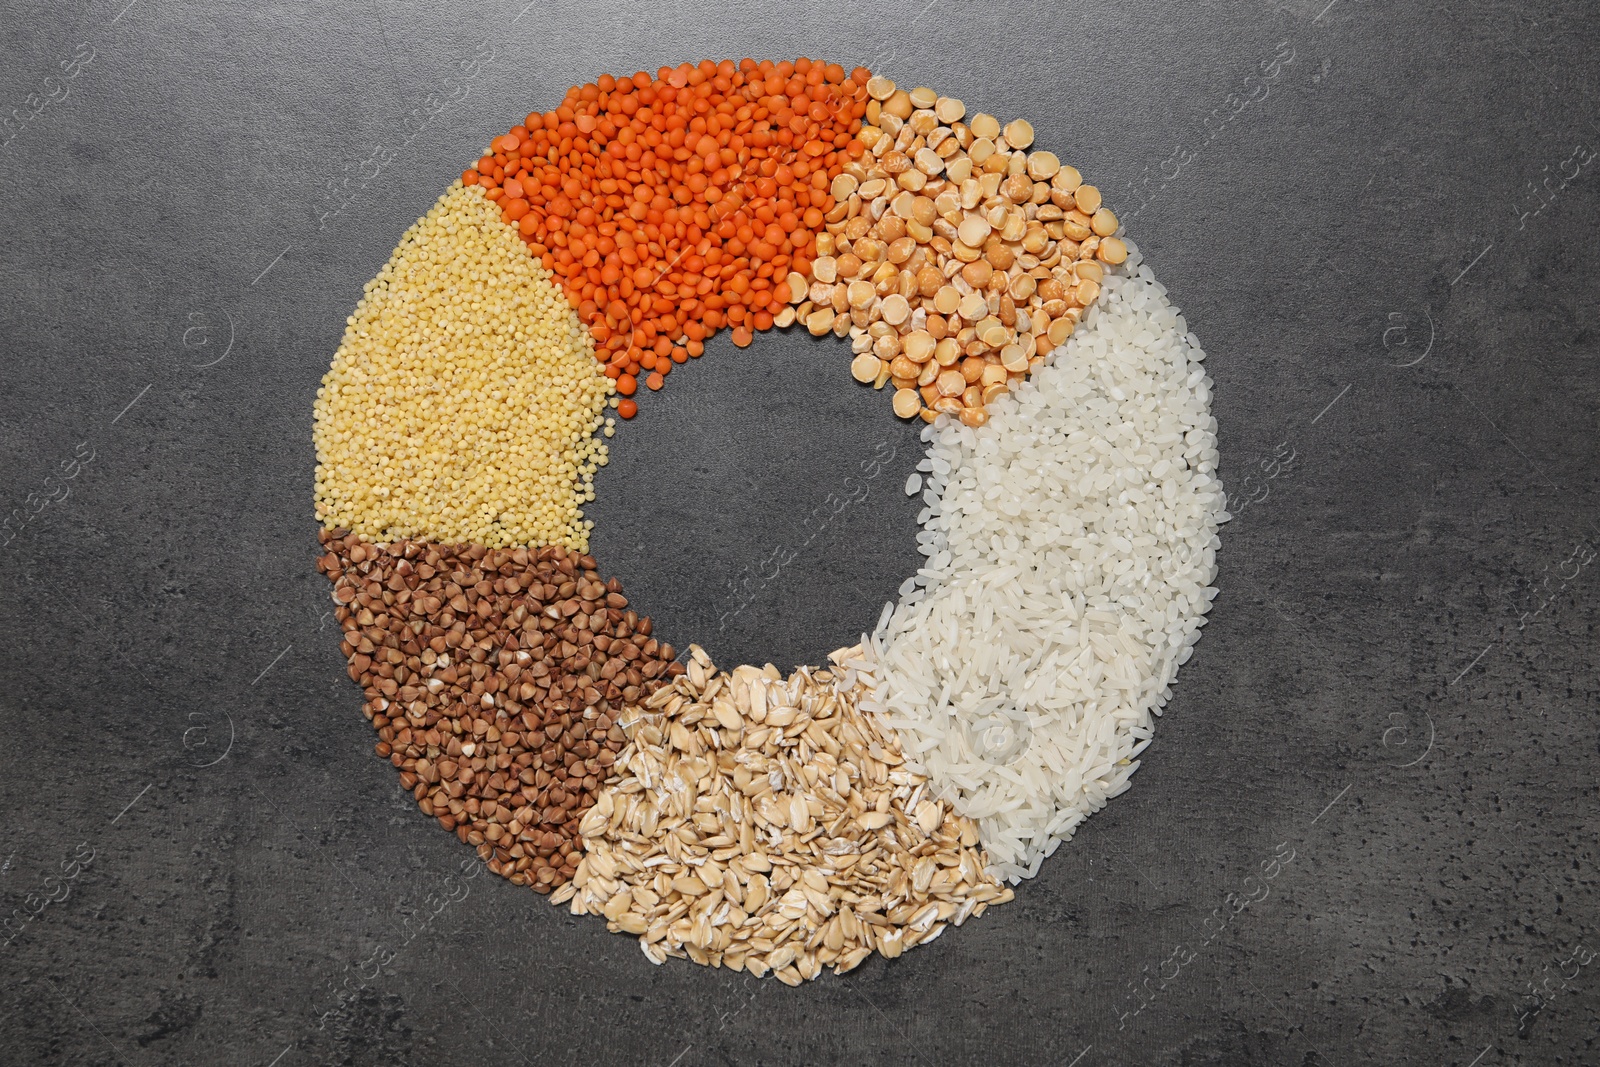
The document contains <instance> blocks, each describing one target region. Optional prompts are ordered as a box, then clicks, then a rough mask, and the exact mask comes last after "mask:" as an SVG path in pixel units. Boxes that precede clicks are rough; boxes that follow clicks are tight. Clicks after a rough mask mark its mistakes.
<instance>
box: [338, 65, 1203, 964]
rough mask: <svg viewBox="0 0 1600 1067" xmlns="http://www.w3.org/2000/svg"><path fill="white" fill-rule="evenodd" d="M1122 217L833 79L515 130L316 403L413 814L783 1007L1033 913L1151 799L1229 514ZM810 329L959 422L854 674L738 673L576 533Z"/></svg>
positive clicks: (449, 211) (559, 113)
mask: <svg viewBox="0 0 1600 1067" xmlns="http://www.w3.org/2000/svg"><path fill="white" fill-rule="evenodd" d="M1100 200H1101V198H1100V193H1099V191H1098V190H1097V189H1096V188H1095V187H1094V186H1093V185H1090V184H1086V183H1085V182H1084V180H1083V178H1082V176H1081V175H1080V174H1079V172H1078V171H1077V170H1076V169H1074V168H1073V167H1072V166H1070V165H1068V164H1066V163H1064V162H1062V161H1061V159H1060V158H1059V157H1058V156H1057V155H1056V154H1054V153H1052V152H1049V151H1045V150H1042V149H1039V148H1037V147H1035V145H1034V131H1033V128H1032V127H1031V126H1030V125H1029V124H1028V123H1027V122H1026V121H1024V120H1022V119H1015V120H1013V121H1010V122H1007V123H1004V124H1002V123H1001V122H1000V121H999V120H998V119H996V118H994V117H992V116H990V115H985V114H972V115H969V114H968V113H967V111H966V109H965V107H964V106H963V104H962V103H961V101H959V100H956V99H952V98H950V97H945V96H940V95H939V94H937V93H936V92H934V91H933V90H931V89H925V88H915V89H911V90H909V91H908V90H906V89H903V88H899V87H897V86H896V85H895V84H894V83H893V82H892V81H890V80H889V79H888V78H885V77H882V76H875V75H873V74H872V73H871V72H869V71H867V70H865V69H862V68H857V69H855V70H853V71H846V70H845V69H844V68H842V67H840V66H838V65H835V64H827V63H822V62H818V61H814V60H808V59H799V60H796V61H794V62H787V61H785V62H781V63H773V62H770V61H761V62H757V61H754V60H750V59H745V60H742V61H739V62H737V63H735V62H733V61H728V60H724V61H722V62H721V63H713V62H710V61H706V62H702V63H700V64H698V65H690V64H684V65H682V66H679V67H673V68H667V67H663V68H662V69H661V70H659V71H658V72H657V73H656V74H655V75H650V74H646V73H642V72H641V73H638V74H634V75H633V76H631V77H621V78H617V77H612V76H610V75H605V76H602V77H600V78H598V79H597V80H596V81H595V82H593V83H591V84H588V85H583V86H575V87H573V88H572V89H571V90H570V91H569V92H568V93H567V95H566V98H565V99H564V100H563V101H562V102H561V104H560V106H558V107H556V108H555V109H554V110H551V111H547V112H543V113H539V112H535V113H532V114H530V115H528V116H527V118H526V119H525V120H524V121H523V122H522V123H520V124H518V125H516V126H513V127H512V128H511V129H510V131H509V132H507V133H505V134H503V135H501V136H499V137H496V138H495V139H494V141H493V142H492V143H491V144H490V145H489V146H488V150H487V151H485V152H484V153H483V155H482V156H481V157H480V158H479V159H477V160H476V162H475V163H474V164H473V166H472V167H470V168H469V169H468V170H466V171H465V172H464V173H463V174H462V176H461V180H460V181H458V182H455V183H453V184H452V185H451V186H450V188H449V189H448V190H446V191H445V193H444V195H443V196H441V197H440V198H439V201H438V203H437V204H436V205H435V206H434V208H433V209H432V210H431V211H430V212H429V213H428V214H427V215H426V216H424V217H423V218H422V219H419V220H418V221H417V223H416V225H414V226H413V227H411V229H409V230H408V231H406V233H405V235H404V236H403V237H402V238H401V240H400V244H399V246H398V247H397V248H396V249H395V252H394V255H393V256H392V257H391V259H390V260H389V262H388V264H387V265H385V267H384V268H383V270H382V271H381V272H380V273H379V275H378V276H377V277H376V278H374V279H373V280H372V281H371V282H369V283H368V284H367V286H366V288H365V293H364V295H363V297H362V299H361V301H360V303H359V304H358V306H357V307H356V309H355V312H354V314H352V315H351V317H350V318H349V320H348V325H347V329H346V332H345V336H344V340H343V343H342V344H341V345H340V347H339V349H338V351H337V352H336V353H335V355H334V359H333V365H332V367H331V369H330V370H329V371H328V374H327V376H326V378H325V379H324V381H323V386H322V388H321V389H320V390H319V392H318V394H317V402H316V412H315V426H314V435H315V443H316V448H317V459H318V463H317V477H316V509H317V517H318V519H319V520H320V521H321V522H322V524H323V531H322V534H321V540H322V545H323V555H322V556H321V558H320V559H319V561H318V566H319V569H320V570H322V571H323V573H325V574H326V575H327V576H328V578H329V579H330V580H331V581H332V582H333V592H332V595H333V599H334V601H335V603H336V604H337V609H336V613H335V614H336V616H337V617H338V619H339V621H340V623H341V625H342V627H343V631H344V640H343V644H342V646H341V647H342V649H343V651H344V653H345V655H346V656H347V657H348V659H349V673H350V677H351V678H352V679H353V680H354V681H355V682H357V683H358V684H359V685H360V686H361V687H362V689H363V690H364V692H365V695H366V702H365V704H364V705H363V711H364V714H365V715H366V716H367V718H369V719H370V720H371V721H372V723H373V725H374V727H375V728H376V729H377V731H378V736H379V741H378V743H377V752H378V755H379V756H381V757H383V758H385V759H387V760H389V761H390V762H391V763H392V764H393V765H394V766H395V767H396V768H397V769H398V770H399V772H400V781H401V784H402V785H403V786H404V788H406V789H407V790H409V791H410V792H411V793H412V794H413V796H414V797H415V799H416V802H417V805H418V806H419V807H420V808H421V809H422V811H423V812H424V813H425V814H426V815H429V816H432V817H433V818H435V819H437V820H438V821H439V824H440V825H441V826H443V827H444V828H445V829H446V830H448V831H451V832H453V833H454V834H455V835H456V836H457V837H459V838H460V839H461V840H462V841H463V842H464V843H466V844H468V845H470V846H472V847H474V848H475V849H476V850H477V853H478V855H479V857H480V858H481V859H482V860H483V861H484V862H485V863H486V864H487V865H488V867H489V868H490V869H491V870H492V871H494V872H495V873H497V874H500V875H503V876H504V877H506V878H508V879H510V880H511V881H512V882H513V883H515V884H517V885H525V886H528V887H530V888H532V889H534V890H535V891H537V892H539V893H541V894H547V895H548V896H549V897H550V899H551V900H552V901H553V902H555V903H557V904H560V905H564V906H566V907H568V908H570V909H571V911H572V912H574V913H576V914H591V915H596V916H599V917H601V919H602V920H603V921H604V922H605V923H606V924H607V927H608V928H609V929H610V930H613V931H616V932H619V933H626V934H629V935H632V936H633V937H635V938H637V939H638V940H639V942H640V945H641V947H642V949H643V952H644V954H645V956H647V957H648V958H649V959H650V960H651V961H652V962H654V963H662V962H664V961H665V960H666V959H667V958H668V957H669V956H675V957H681V958H687V959H689V960H692V961H694V962H695V963H700V964H709V965H711V966H721V967H731V968H734V969H737V970H745V971H748V972H750V973H751V974H754V975H757V976H764V975H767V974H771V975H774V976H776V977H777V978H778V979H779V980H781V981H783V982H785V983H787V984H790V985H796V984H799V983H800V982H802V981H804V980H806V979H810V978H814V977H816V976H817V975H818V974H819V973H820V972H821V971H822V969H823V968H824V967H831V968H832V969H833V970H834V971H835V972H836V973H838V972H843V971H847V970H850V969H852V968H854V967H856V966H857V965H859V964H860V963H861V962H862V961H863V960H865V959H866V958H867V957H869V956H870V955H871V954H872V953H873V952H878V953H881V954H883V955H884V956H887V957H894V956H898V955H899V954H900V953H901V952H903V951H904V950H905V949H907V948H910V947H912V946H914V945H919V944H924V943H926V942H928V941H931V940H933V939H934V938H936V937H938V936H939V935H940V934H941V932H943V931H944V930H945V929H946V928H947V927H949V926H960V925H962V924H963V923H965V922H966V921H967V920H968V919H969V918H972V917H974V916H977V915H981V914H982V913H983V912H984V911H985V910H986V909H987V908H988V907H990V906H991V905H995V904H1002V903H1005V902H1006V901H1009V900H1011V899H1012V896H1013V892H1014V891H1013V889H1012V888H1011V887H1012V886H1013V885H1015V884H1017V883H1018V882H1020V881H1021V880H1023V879H1026V878H1031V877H1033V876H1034V875H1035V874H1037V873H1038V871H1039V868H1040V865H1041V863H1042V862H1043V861H1044V859H1045V858H1046V857H1048V856H1049V855H1050V854H1051V853H1052V852H1054V851H1055V849H1056V848H1057V847H1058V846H1059V845H1060V844H1061V842H1063V841H1065V840H1067V839H1068V838H1070V837H1071V836H1072V835H1073V833H1074V831H1075V830H1076V829H1077V827H1078V825H1079V824H1080V823H1082V822H1083V820H1084V819H1086V818H1087V817H1088V816H1089V815H1091V814H1092V813H1093V812H1095V811H1097V810H1099V808H1100V807H1102V806H1103V805H1104V804H1105V803H1106V802H1107V801H1108V800H1109V799H1110V798H1112V797H1114V796H1116V795H1117V794H1119V793H1121V792H1122V791H1123V790H1125V789H1126V788H1127V787H1128V784H1129V778H1130V777H1131V775H1132V774H1133V772H1134V770H1135V769H1137V767H1138V762H1139V755H1140V753H1141V752H1142V751H1143V750H1144V748H1145V746H1146V745H1148V744H1149V743H1150V739H1151V736H1152V732H1153V728H1154V719H1155V716H1156V715H1158V714H1160V711H1161V708H1162V707H1163V705H1164V704H1165V702H1166V700H1167V699H1168V697H1169V696H1170V694H1171V689H1170V687H1171V685H1172V683H1173V680H1174V678H1175V675H1176V673H1177V669H1178V667H1179V666H1180V665H1181V664H1183V663H1184V662H1185V661H1187V659H1188V658H1189V655H1190V652H1191V650H1192V646H1193V644H1194V642H1195V640H1196V638H1197V637H1198V635H1199V630H1200V627H1201V625H1202V624H1203V623H1204V621H1205V613H1206V611H1207V609H1208V608H1209V607H1210V603H1211V599H1212V597H1213V596H1215V592H1216V591H1215V589H1214V588H1212V585H1211V583H1212V580H1213V579H1214V577H1215V574H1216V566H1215V553H1216V549H1217V547H1218V543H1219V542H1218V537H1217V528H1218V525H1219V523H1221V522H1222V521H1225V520H1226V518H1227V514H1226V512H1225V510H1224V507H1225V498H1224V495H1223V492H1222V488H1221V485H1220V483H1219V482H1218V480H1217V478H1216V476H1215V468H1216V463H1217V452H1216V445H1215V429H1216V424H1215V422H1214V420H1213V419H1212V418H1211V415H1210V380H1209V378H1208V377H1207V376H1206V373H1205V370H1204V367H1203V363H1202V361H1203V360H1204V358H1205V354H1204V352H1203V351H1202V350H1201V348H1200V344H1199V342H1198V340H1197V339H1196V338H1195V336H1194V334H1193V333H1191V332H1190V331H1189V327H1188V324H1187V323H1186V322H1185V320H1184V318H1183V316H1182V315H1181V314H1179V312H1178V310H1177V309H1176V308H1175V307H1173V306H1172V304H1171V303H1170V302H1169V301H1168V300H1167V298H1166V290H1165V289H1164V288H1163V287H1162V286H1161V285H1160V284H1159V283H1158V282H1156V280H1155V279H1154V277H1153V276H1152V275H1151V273H1150V269H1149V267H1148V266H1145V265H1144V264H1143V263H1142V261H1141V257H1140V256H1139V253H1138V251H1137V249H1136V248H1135V247H1134V246H1133V244H1132V243H1131V242H1130V241H1128V240H1127V239H1126V238H1125V236H1123V235H1122V232H1121V224H1120V223H1119V222H1118V220H1117V217H1116V215H1115V214H1114V213H1113V212H1112V211H1111V210H1109V209H1108V208H1106V207H1104V206H1102V204H1101V202H1100ZM796 324H799V325H802V326H803V327H804V328H805V329H806V330H807V331H808V332H809V333H811V334H812V335H814V336H817V337H822V336H823V335H826V334H830V333H831V334H833V335H834V336H835V337H837V338H839V339H840V340H841V341H843V340H844V339H848V340H849V351H848V352H845V351H844V348H843V345H842V344H841V345H839V354H838V355H837V356H834V355H832V354H830V349H831V345H824V346H823V347H821V348H819V351H818V358H822V359H831V358H837V359H838V360H839V363H840V369H841V383H842V384H841V388H853V387H856V386H850V385H848V384H844V383H843V381H842V379H843V371H844V370H845V369H846V368H848V372H849V375H850V376H851V377H852V378H854V379H855V381H856V382H859V383H862V384H863V385H865V386H867V387H870V388H873V389H878V390H881V391H884V392H885V393H887V394H888V398H889V399H888V403H887V406H888V407H889V408H890V409H892V412H893V415H894V416H897V417H899V418H901V419H921V420H922V421H923V422H925V423H926V424H927V425H926V426H924V427H923V430H922V437H923V440H924V442H925V443H926V444H927V445H928V451H927V454H926V456H925V457H924V458H923V459H922V460H921V462H920V463H919V465H918V473H917V474H916V475H913V476H912V478H911V480H910V481H909V482H908V483H907V486H906V491H907V493H908V494H916V493H919V492H920V493H921V494H922V496H923V498H924V501H925V503H926V507H925V508H924V509H923V511H922V513H921V516H920V518H919V521H920V523H921V531H920V533H919V534H918V535H917V543H918V546H919V550H920V551H921V552H922V554H923V555H924V556H925V557H926V559H925V562H924V565H923V566H922V567H921V568H919V569H918V571H917V572H916V574H914V575H912V576H911V577H908V578H907V579H906V581H905V583H904V585H902V587H901V589H900V593H899V600H898V602H897V603H893V604H888V605H885V607H884V612H883V615H882V617H881V619H880V621H879V624H878V626H877V627H876V629H875V630H874V632H872V633H871V634H864V635H860V636H859V638H857V639H854V640H847V642H846V644H847V647H844V648H841V649H840V650H839V651H837V652H834V653H833V654H832V655H831V656H830V657H829V662H828V664H826V665H823V666H801V667H798V668H796V669H795V670H794V671H793V672H792V673H789V674H787V675H786V674H784V673H783V672H782V671H780V670H779V669H778V668H776V667H775V666H773V665H772V664H766V665H764V666H761V667H756V666H752V665H737V666H734V667H733V668H732V669H731V670H730V669H720V668H718V667H717V666H716V665H715V664H713V663H712V661H711V659H710V658H709V657H708V656H707V655H706V653H705V652H704V650H702V649H701V648H699V647H698V646H696V645H693V644H689V645H687V646H686V648H685V651H684V653H683V654H681V655H680V653H679V652H678V650H676V649H675V648H674V647H673V645H671V644H668V643H665V642H663V641H662V640H661V639H660V637H658V636H657V635H656V634H655V633H654V630H653V627H652V625H651V621H650V619H649V618H648V617H646V616H642V615H640V614H639V613H638V611H637V610H636V609H635V607H634V606H633V605H631V604H630V602H629V600H628V598H627V596H626V595H625V594H624V592H623V590H622V587H621V584H620V583H619V582H618V581H617V580H616V579H615V578H608V577H606V575H605V573H604V571H603V569H602V568H601V566H600V564H599V562H598V561H596V560H595V559H594V558H593V557H592V556H590V555H588V548H589V533H590V531H591V529H592V528H593V523H592V522H591V521H590V520H588V519H585V518H584V514H583V506H584V504H585V503H587V502H589V501H591V500H593V499H594V498H595V476H596V473H597V471H598V469H599V468H600V467H603V466H605V465H606V463H607V460H608V457H609V453H608V448H607V445H606V443H605V439H608V438H613V437H614V435H615V434H616V433H617V431H618V429H619V428H621V427H620V426H619V423H618V421H617V420H618V419H621V420H624V423H625V421H626V420H630V419H633V418H635V417H637V416H638V415H639V413H640V400H641V399H644V398H646V397H648V396H649V394H650V393H654V392H657V391H660V390H662V389H663V388H664V387H665V385H666V381H667V378H668V377H669V376H670V374H671V373H672V369H673V368H674V367H675V366H677V365H679V364H682V363H684V362H686V361H687V360H689V359H695V358H699V357H701V356H703V355H705V354H706V352H707V349H706V341H707V340H708V339H709V338H710V337H712V336H713V335H714V334H716V333H717V332H719V331H721V330H723V329H728V330H730V331H731V334H732V341H733V343H734V344H735V345H738V346H741V347H742V346H745V345H749V344H751V343H752V340H753V338H754V335H755V333H757V332H760V331H763V330H768V329H772V328H775V327H776V328H783V327H790V326H793V325H796ZM713 358H715V357H714V354H713ZM641 387H642V388H643V390H644V391H643V392H642V393H641V391H640V390H641ZM655 402H657V403H664V402H667V401H655ZM613 415H614V416H615V417H613ZM886 415H887V413H886ZM625 436H626V435H624V437H625ZM624 445H625V441H624Z"/></svg>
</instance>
